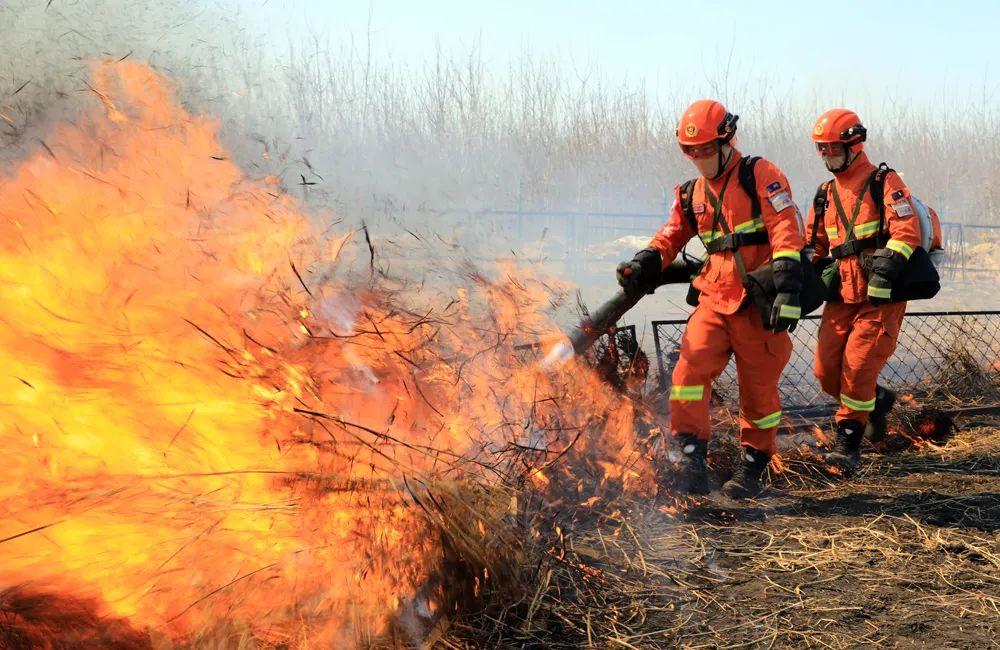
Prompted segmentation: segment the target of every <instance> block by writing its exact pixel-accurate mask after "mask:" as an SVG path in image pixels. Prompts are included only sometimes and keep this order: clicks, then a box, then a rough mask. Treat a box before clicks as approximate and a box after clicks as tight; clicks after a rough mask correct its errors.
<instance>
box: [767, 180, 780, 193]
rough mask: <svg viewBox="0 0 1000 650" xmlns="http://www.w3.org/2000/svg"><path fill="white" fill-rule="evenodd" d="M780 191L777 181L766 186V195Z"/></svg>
mask: <svg viewBox="0 0 1000 650" xmlns="http://www.w3.org/2000/svg"><path fill="white" fill-rule="evenodd" d="M780 189H781V183H779V182H778V181H774V182H773V183H771V184H770V185H768V186H767V192H768V194H770V193H771V192H777V191H778V190H780Z"/></svg>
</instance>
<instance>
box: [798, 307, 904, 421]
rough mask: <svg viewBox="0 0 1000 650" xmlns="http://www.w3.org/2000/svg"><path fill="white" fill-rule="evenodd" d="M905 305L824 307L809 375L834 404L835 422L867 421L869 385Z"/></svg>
mask: <svg viewBox="0 0 1000 650" xmlns="http://www.w3.org/2000/svg"><path fill="white" fill-rule="evenodd" d="M905 313H906V303H890V304H887V305H872V304H871V303H868V302H859V303H843V302H828V303H827V304H826V307H824V308H823V319H822V320H821V321H820V326H819V335H818V337H817V341H816V365H815V374H816V377H817V379H819V383H820V386H822V387H823V391H824V392H826V393H827V394H829V395H831V396H832V397H834V398H835V399H836V400H837V401H838V402H839V403H840V408H838V409H837V414H836V416H835V418H836V420H837V422H840V421H842V420H856V421H858V422H860V423H862V424H864V423H866V422H867V421H868V414H869V413H870V412H871V410H872V409H873V408H874V407H875V384H876V382H877V381H878V375H879V373H880V372H881V371H882V368H883V367H884V366H885V363H886V361H888V360H889V357H891V356H892V353H893V351H894V350H895V349H896V341H897V339H898V338H899V328H900V327H901V326H902V324H903V314H905Z"/></svg>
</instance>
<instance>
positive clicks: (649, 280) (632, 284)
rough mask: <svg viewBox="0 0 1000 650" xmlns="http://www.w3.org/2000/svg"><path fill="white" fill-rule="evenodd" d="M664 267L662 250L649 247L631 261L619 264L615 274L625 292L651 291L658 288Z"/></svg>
mask: <svg viewBox="0 0 1000 650" xmlns="http://www.w3.org/2000/svg"><path fill="white" fill-rule="evenodd" d="M662 267H663V260H662V258H661V257H660V251H658V250H656V249H655V248H647V249H645V250H641V251H639V252H638V253H636V254H635V257H633V258H632V261H631V262H622V263H621V264H619V265H618V268H617V269H615V276H617V278H618V284H619V285H621V287H622V288H623V289H625V293H631V294H635V293H640V292H641V293H651V292H652V291H653V289H655V288H656V285H657V281H658V280H659V278H660V271H661V269H662Z"/></svg>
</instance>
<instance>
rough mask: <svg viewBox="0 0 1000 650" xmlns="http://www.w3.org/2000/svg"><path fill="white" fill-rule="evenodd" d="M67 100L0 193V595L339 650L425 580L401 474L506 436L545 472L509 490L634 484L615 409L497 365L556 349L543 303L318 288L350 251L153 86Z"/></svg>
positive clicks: (341, 275) (523, 283) (450, 465)
mask: <svg viewBox="0 0 1000 650" xmlns="http://www.w3.org/2000/svg"><path fill="white" fill-rule="evenodd" d="M93 90H94V94H95V95H96V96H97V98H98V99H99V102H96V103H95V105H94V110H91V111H90V112H87V113H86V114H84V115H82V116H81V117H80V119H79V120H78V121H77V122H76V123H75V124H72V125H70V124H64V125H61V126H58V127H57V128H56V129H55V130H54V131H53V133H52V134H51V135H49V136H47V137H46V143H47V145H48V146H47V149H46V150H45V151H40V152H38V153H36V154H35V155H33V156H32V157H31V158H29V159H27V160H25V161H24V162H23V163H22V164H21V165H20V167H19V168H18V169H17V170H16V171H14V172H13V173H12V174H11V175H10V177H9V178H8V179H6V180H5V181H3V182H2V183H0V246H2V247H3V258H2V263H0V295H2V297H3V303H4V305H5V307H4V313H3V316H2V323H3V327H2V328H0V363H2V365H3V366H4V368H5V369H6V372H5V373H3V376H2V378H0V387H2V390H3V395H4V398H3V399H2V404H3V409H4V411H5V417H4V423H3V427H2V429H0V444H2V445H3V448H4V449H5V451H6V452H7V455H6V462H5V479H4V481H3V483H2V484H0V566H3V568H4V569H3V573H2V575H0V591H2V589H3V588H5V587H10V586H14V585H20V584H24V583H30V584H33V585H37V586H39V587H44V588H47V589H53V590H56V591H59V592H61V593H71V594H76V595H79V596H82V597H95V598H97V599H98V600H99V601H100V602H101V603H103V607H105V608H106V610H107V613H108V614H111V615H114V616H119V617H126V618H128V619H129V620H130V621H131V622H132V624H134V625H135V626H137V627H139V628H142V629H149V630H151V631H152V632H151V633H152V634H154V635H156V634H160V635H165V636H167V637H170V638H177V639H185V640H189V641H190V640H195V641H197V639H198V638H200V637H199V635H203V634H205V633H206V630H211V629H213V627H215V628H217V627H219V626H220V625H223V624H224V625H230V626H236V627H237V628H239V629H242V630H244V631H246V633H247V634H250V635H252V636H253V637H254V638H256V639H258V640H262V641H264V642H267V643H285V644H289V645H291V646H294V647H299V646H305V645H309V644H310V643H311V644H314V645H315V644H318V645H320V646H324V647H329V646H331V645H342V644H345V643H350V642H351V641H354V640H357V639H358V638H360V637H362V636H364V635H366V634H369V633H374V634H378V633H380V632H381V631H382V630H383V629H384V628H385V627H386V625H387V621H388V619H389V616H390V615H391V614H392V612H394V611H395V610H396V609H397V608H398V607H399V606H400V604H401V603H403V602H404V601H405V600H406V599H407V598H409V597H410V596H411V595H412V594H413V593H414V591H415V590H416V588H417V586H418V585H420V584H421V583H422V582H423V581H425V580H426V579H427V578H428V576H429V575H430V574H431V573H432V572H433V570H434V566H435V564H436V561H437V557H438V554H439V553H440V549H439V548H437V546H436V545H435V544H434V542H433V536H432V535H429V534H428V531H427V529H426V525H427V524H426V523H425V521H424V519H422V518H420V517H419V516H418V514H417V513H416V512H415V511H416V510H417V509H416V508H413V507H412V506H411V505H410V504H409V501H408V499H407V498H406V490H405V489H403V487H402V486H403V484H404V483H403V479H404V478H409V479H413V478H414V477H416V479H417V480H418V482H419V483H421V484H423V485H432V484H433V481H436V480H477V481H497V480H501V479H499V478H497V477H498V476H503V475H504V472H509V471H512V468H514V469H516V468H517V466H518V465H517V462H508V461H506V459H505V457H503V456H502V455H501V454H500V451H501V450H503V449H505V448H507V447H509V446H511V445H512V444H514V443H516V441H517V439H518V437H519V436H523V434H524V431H525V429H526V428H527V427H526V426H525V425H524V423H529V425H530V427H531V428H532V429H533V430H534V431H535V433H536V434H537V435H538V436H540V437H542V438H544V439H545V442H546V446H547V449H548V450H547V451H541V452H538V453H539V454H541V455H543V456H545V458H551V457H556V458H561V459H562V462H561V463H560V464H558V465H553V466H549V465H545V472H544V473H543V472H542V470H541V469H533V470H531V471H530V472H528V474H527V475H529V476H533V477H534V478H535V479H537V480H538V481H540V482H541V483H543V484H544V486H548V485H549V484H550V483H556V482H557V481H555V480H554V479H555V478H556V477H557V476H559V475H560V473H562V474H563V475H565V476H566V477H567V478H568V482H569V484H571V485H573V486H574V489H576V487H575V486H577V485H578V482H579V481H583V480H584V479H583V478H581V477H585V476H592V477H595V478H594V481H593V482H594V484H597V483H604V482H607V481H608V480H610V479H616V480H618V482H619V485H621V484H623V483H627V484H628V485H627V486H626V487H630V488H633V489H642V485H641V484H642V481H640V480H639V478H640V477H643V476H648V475H649V472H648V467H646V466H645V465H644V464H643V462H642V458H641V454H639V453H638V451H637V448H636V446H635V444H634V441H633V440H632V438H631V432H632V418H631V408H630V407H629V406H628V404H627V403H623V402H622V400H621V399H620V398H619V397H617V396H616V395H615V394H614V393H613V392H612V391H610V390H607V389H606V388H605V387H603V385H602V384H600V383H599V382H598V381H597V380H596V379H595V378H594V376H593V375H592V374H590V373H582V372H579V370H578V369H577V368H575V367H574V363H575V362H571V363H570V365H569V366H568V367H567V369H566V370H567V371H566V372H562V373H558V374H555V373H551V372H549V373H543V372H540V371H539V369H538V368H537V367H535V365H534V364H533V363H530V362H528V361H525V360H523V359H521V358H520V357H519V356H518V355H517V354H516V353H515V352H514V348H513V340H514V335H516V334H518V333H521V332H526V331H528V332H534V333H543V334H547V335H554V334H556V333H557V330H556V328H555V327H554V326H553V325H552V324H551V323H550V322H549V321H548V320H547V319H546V318H545V317H544V316H543V315H542V311H541V306H543V305H546V304H548V299H549V296H548V295H547V293H546V292H545V290H544V285H542V284H541V283H532V282H530V281H528V280H524V279H520V280H519V281H518V283H517V285H516V287H514V288H512V287H511V283H508V284H491V283H489V282H487V281H485V280H482V279H481V278H479V279H477V283H478V284H477V286H474V287H472V288H473V289H474V290H477V294H475V295H476V296H478V302H477V301H476V300H473V297H472V296H469V295H468V294H465V293H462V294H461V296H460V299H459V300H458V301H457V302H452V303H450V304H449V305H448V306H444V305H433V309H432V310H431V311H432V312H433V311H434V310H437V311H436V313H435V314H434V317H430V316H426V315H424V314H422V313H418V312H417V311H416V310H415V309H406V308H399V305H397V304H395V303H392V300H394V299H395V298H394V297H393V296H391V295H389V294H388V293H386V292H385V291H382V290H379V289H378V288H377V287H375V286H374V285H373V284H371V283H370V282H369V281H368V280H367V279H366V280H364V281H359V280H358V279H357V278H355V277H354V276H353V275H351V274H350V273H348V272H346V271H344V270H342V269H341V267H342V266H343V264H344V262H343V260H342V259H341V258H342V257H343V256H344V249H345V246H346V245H347V243H348V242H349V240H350V239H351V233H346V234H342V235H339V236H337V237H335V238H334V239H333V240H332V241H327V242H321V241H318V240H317V239H315V238H314V236H313V232H312V229H311V227H310V223H309V220H308V219H307V218H306V217H305V216H304V215H303V213H302V210H301V208H300V206H298V205H297V204H296V202H295V201H294V200H293V199H291V198H290V197H288V196H286V195H284V194H283V193H282V192H280V190H279V188H278V187H277V184H276V181H275V180H274V179H273V178H272V179H265V180H263V181H253V180H250V179H248V178H246V177H245V176H244V175H243V173H242V172H241V171H240V169H239V168H238V167H237V166H236V165H234V164H233V163H232V162H231V161H229V160H228V159H227V154H226V152H225V150H224V148H223V147H222V146H221V145H220V144H219V142H218V140H217V137H216V130H217V124H216V123H215V122H214V121H213V120H211V119H208V118H206V117H201V116H194V115H190V114H188V113H187V112H185V111H184V110H183V109H182V108H180V107H179V105H178V104H177V102H176V101H175V99H174V96H173V94H174V93H173V88H172V87H171V85H170V84H169V83H168V82H167V81H166V80H165V79H163V78H162V77H161V76H160V75H158V74H157V73H155V72H153V71H152V70H151V69H149V68H148V67H147V66H145V65H143V64H140V63H134V62H121V63H115V64H111V63H102V64H98V65H96V66H95V67H94V83H93ZM50 152H51V153H50ZM300 271H301V275H300ZM509 275H510V274H509ZM513 277H517V276H516V275H514V276H513ZM316 278H322V280H323V283H322V284H320V283H319V282H317V281H316ZM310 280H311V281H310ZM310 285H313V286H310ZM306 287H309V288H306ZM465 291H466V289H464V288H463V289H462V292H465ZM482 310H486V311H487V312H488V317H487V318H486V319H485V322H488V321H489V320H493V321H494V322H495V326H494V327H493V329H490V328H484V327H483V323H484V317H483V314H482ZM428 313H430V312H428ZM498 332H499V333H500V334H499V335H498ZM554 423H558V425H559V426H555V425H554ZM574 435H575V436H576V437H575V438H574V437H573V436H574ZM563 456H565V457H563ZM544 462H549V461H544ZM553 462H554V461H553ZM504 463H507V464H506V465H504ZM532 472H533V473H532ZM544 486H542V487H544ZM479 525H480V526H482V524H481V523H480V524H479ZM480 529H481V530H485V528H480ZM484 577H485V574H484ZM475 579H476V580H478V578H475ZM476 588H477V589H478V584H477V587H476ZM429 607H430V608H431V609H433V608H434V604H433V603H430V604H429Z"/></svg>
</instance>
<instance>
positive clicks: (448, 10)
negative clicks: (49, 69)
mask: <svg viewBox="0 0 1000 650" xmlns="http://www.w3.org/2000/svg"><path fill="white" fill-rule="evenodd" d="M242 4H243V6H244V11H245V16H246V17H248V18H249V19H250V20H251V22H252V24H253V25H254V26H255V27H256V28H257V29H259V30H262V31H264V30H266V31H268V32H269V33H270V38H272V39H273V40H274V42H275V43H276V44H278V46H279V47H283V44H284V33H285V32H289V33H293V34H302V33H304V32H305V30H306V29H311V30H314V31H316V32H319V33H324V34H327V35H328V36H329V37H330V39H331V41H332V42H334V43H336V42H338V41H341V40H342V39H343V40H348V39H350V38H352V37H353V38H354V40H355V42H356V43H357V45H358V47H359V48H362V49H363V48H364V47H365V44H366V34H367V33H368V21H369V13H370V10H371V33H372V44H373V52H374V54H375V55H376V56H380V57H384V56H386V55H387V54H388V53H391V55H392V56H393V58H394V59H396V60H399V61H408V62H413V61H419V60H421V59H425V58H429V57H431V56H432V55H433V53H434V51H435V48H436V47H437V44H438V43H440V46H441V48H442V49H443V50H444V51H445V52H454V53H458V54H461V53H463V52H468V50H469V49H470V47H471V46H472V44H473V43H475V42H476V41H477V40H478V41H479V42H480V44H481V47H482V52H483V54H484V58H485V61H486V64H487V65H488V66H491V67H495V68H498V69H503V68H505V67H506V65H507V62H508V61H510V60H511V59H512V58H515V57H516V56H517V55H518V54H519V53H520V52H521V51H523V50H524V49H529V50H530V51H532V52H534V53H535V54H544V55H548V56H551V57H555V58H558V60H559V61H560V64H561V65H562V66H563V67H564V69H565V70H566V71H568V72H572V71H586V70H588V69H594V68H595V67H596V68H597V69H599V70H600V71H601V72H602V73H603V74H604V76H605V78H606V79H608V80H609V81H612V82H615V81H619V80H624V79H628V80H629V81H632V82H636V81H638V80H645V81H646V85H647V88H648V89H649V90H650V91H652V92H653V93H654V94H655V95H656V94H661V93H667V92H670V91H671V90H673V91H678V90H679V91H681V92H682V94H683V93H685V92H687V91H690V92H692V93H696V92H698V91H704V90H705V89H706V88H707V83H706V81H705V79H706V75H709V76H712V75H716V74H717V73H718V71H720V70H721V69H722V68H724V67H725V65H726V61H727V60H728V59H729V57H730V53H732V62H731V71H732V73H731V76H732V78H733V79H734V80H745V81H746V82H747V83H750V84H751V85H752V88H758V87H759V84H760V83H762V82H767V83H768V84H770V85H771V86H773V87H774V88H776V89H778V90H779V91H781V92H788V91H791V92H793V93H794V95H795V96H796V97H797V98H800V99H801V100H802V101H810V99H811V98H814V97H815V98H820V99H819V103H820V104H824V105H826V104H829V103H830V102H836V101H840V102H843V103H845V104H851V105H852V106H857V107H859V108H862V110H864V109H865V108H868V109H869V110H872V109H874V110H878V104H880V103H884V101H885V98H886V97H892V98H894V99H897V100H901V101H913V102H916V103H917V104H933V103H938V104H940V103H941V102H943V101H949V102H954V103H957V104H960V105H968V104H969V102H970V101H972V102H981V101H983V100H984V96H985V97H986V98H987V100H997V99H1000V85H998V82H997V80H998V78H1000V77H998V76H997V74H996V72H997V63H998V58H1000V57H998V54H997V52H998V51H1000V48H998V46H997V42H996V41H997V33H996V30H997V25H998V24H1000V2H985V1H971V0H958V1H951V2H929V1H919V2H905V3H904V2H886V1H883V2H877V1H870V2H861V1H858V0H842V1H839V2H823V3H817V2H791V1H777V0H774V1H767V0H757V1H754V0H749V1H747V0H743V1H739V2H696V1H694V0H691V1H688V2H676V1H672V0H671V1H662V2H655V1H650V0H642V1H639V0H636V1H618V2H610V1H609V2H594V1H589V2H571V1H569V0H536V1H534V2H528V1H524V0H507V1H505V2H482V1H479V0H462V1H458V0H424V1H405V0H372V1H371V2H369V0H332V1H331V0H246V1H245V3H242Z"/></svg>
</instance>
